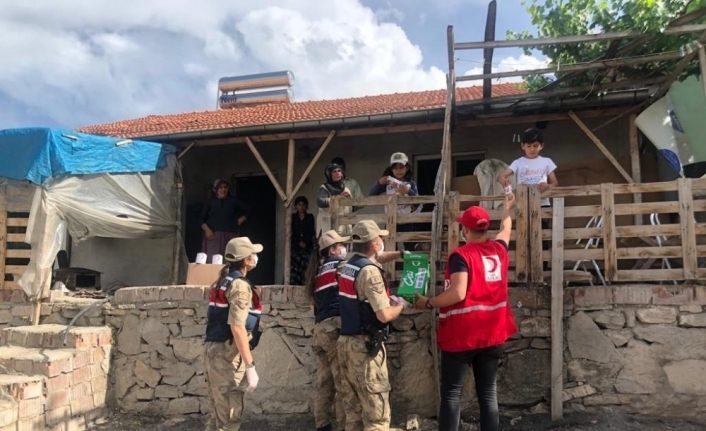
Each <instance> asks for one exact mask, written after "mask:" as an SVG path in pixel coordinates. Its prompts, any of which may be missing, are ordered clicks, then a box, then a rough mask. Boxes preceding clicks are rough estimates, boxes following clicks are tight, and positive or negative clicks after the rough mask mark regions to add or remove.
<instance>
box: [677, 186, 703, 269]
mask: <svg viewBox="0 0 706 431" xmlns="http://www.w3.org/2000/svg"><path fill="white" fill-rule="evenodd" d="M677 184H678V194H679V226H680V228H681V235H680V236H681V244H682V259H683V261H684V264H683V266H684V267H683V269H684V280H696V279H697V278H698V277H697V275H696V270H697V268H698V264H697V259H696V256H697V255H696V220H695V219H694V194H693V191H692V188H691V180H690V179H687V178H679V179H678V180H677Z"/></svg>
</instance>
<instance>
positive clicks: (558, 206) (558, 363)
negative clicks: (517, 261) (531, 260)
mask: <svg viewBox="0 0 706 431" xmlns="http://www.w3.org/2000/svg"><path fill="white" fill-rule="evenodd" d="M552 205H553V211H554V213H553V215H552V305H551V316H552V320H551V337H552V367H551V381H552V383H551V390H552V392H551V394H552V398H551V414H552V420H555V421H556V420H559V419H561V418H562V417H563V416H564V412H563V400H562V396H563V390H564V373H563V367H564V198H556V199H554V201H553V202H552Z"/></svg>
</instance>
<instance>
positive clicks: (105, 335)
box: [98, 330, 113, 346]
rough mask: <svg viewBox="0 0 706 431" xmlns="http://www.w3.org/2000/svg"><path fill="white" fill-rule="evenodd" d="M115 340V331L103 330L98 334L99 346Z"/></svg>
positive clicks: (107, 344)
mask: <svg viewBox="0 0 706 431" xmlns="http://www.w3.org/2000/svg"><path fill="white" fill-rule="evenodd" d="M112 342H113V332H112V331H111V330H107V331H101V332H100V333H99V334H98V345H99V346H110V345H111V344H112Z"/></svg>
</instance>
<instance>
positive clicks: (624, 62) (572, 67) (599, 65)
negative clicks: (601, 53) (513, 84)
mask: <svg viewBox="0 0 706 431" xmlns="http://www.w3.org/2000/svg"><path fill="white" fill-rule="evenodd" d="M679 58H682V54H681V53H680V52H678V51H673V52H664V53H661V54H653V55H646V56H642V57H635V58H615V59H607V60H600V61H596V62H591V63H577V64H567V65H565V66H554V67H545V68H541V69H528V70H513V71H509V72H495V73H481V74H476V75H464V76H459V77H458V78H456V81H458V82H463V81H478V80H481V79H495V78H509V77H513V76H528V75H546V74H548V73H557V72H576V71H582V70H595V69H607V68H609V67H622V66H634V65H638V64H645V63H656V62H659V61H671V60H677V59H679Z"/></svg>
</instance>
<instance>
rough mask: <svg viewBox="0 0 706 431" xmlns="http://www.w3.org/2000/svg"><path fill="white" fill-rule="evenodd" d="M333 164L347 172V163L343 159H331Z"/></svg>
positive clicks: (338, 157)
mask: <svg viewBox="0 0 706 431" xmlns="http://www.w3.org/2000/svg"><path fill="white" fill-rule="evenodd" d="M331 164H333V165H338V166H340V167H341V168H342V169H343V170H344V171H345V170H346V161H345V160H343V157H340V156H336V157H334V158H333V159H331Z"/></svg>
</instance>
